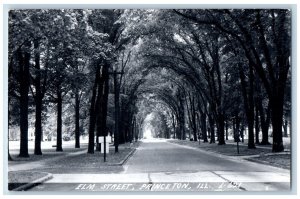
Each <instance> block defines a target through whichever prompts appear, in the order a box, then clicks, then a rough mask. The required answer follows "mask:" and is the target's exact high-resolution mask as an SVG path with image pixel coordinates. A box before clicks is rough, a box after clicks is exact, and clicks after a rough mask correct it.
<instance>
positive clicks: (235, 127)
mask: <svg viewBox="0 0 300 199" xmlns="http://www.w3.org/2000/svg"><path fill="white" fill-rule="evenodd" d="M240 121H241V120H240V117H239V116H238V114H236V116H235V118H234V122H233V132H234V141H235V142H240V141H241V140H240V133H239V132H240Z"/></svg>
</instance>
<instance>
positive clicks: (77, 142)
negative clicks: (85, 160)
mask: <svg viewBox="0 0 300 199" xmlns="http://www.w3.org/2000/svg"><path fill="white" fill-rule="evenodd" d="M79 109H80V99H79V94H78V91H77V90H76V93H75V148H80V126H79V117H80V113H79Z"/></svg>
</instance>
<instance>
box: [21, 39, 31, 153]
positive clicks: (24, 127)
mask: <svg viewBox="0 0 300 199" xmlns="http://www.w3.org/2000/svg"><path fill="white" fill-rule="evenodd" d="M30 45H31V42H29V41H27V42H26V47H30ZM26 50H28V49H26ZM18 59H19V65H20V66H19V67H20V74H19V78H20V153H19V157H29V154H28V101H29V97H28V94H29V84H30V81H29V80H30V77H29V76H30V74H29V66H30V63H29V62H30V53H28V52H24V57H23V54H22V51H21V49H19V52H18Z"/></svg>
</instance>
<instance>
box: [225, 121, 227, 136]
mask: <svg viewBox="0 0 300 199" xmlns="http://www.w3.org/2000/svg"><path fill="white" fill-rule="evenodd" d="M225 132H226V140H228V120H226V123H225Z"/></svg>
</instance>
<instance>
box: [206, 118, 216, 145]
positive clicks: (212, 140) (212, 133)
mask: <svg viewBox="0 0 300 199" xmlns="http://www.w3.org/2000/svg"><path fill="white" fill-rule="evenodd" d="M208 120H209V127H210V142H209V143H210V144H211V143H215V142H216V138H215V122H214V119H213V118H212V116H208Z"/></svg>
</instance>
